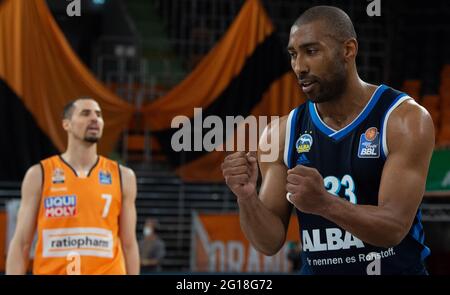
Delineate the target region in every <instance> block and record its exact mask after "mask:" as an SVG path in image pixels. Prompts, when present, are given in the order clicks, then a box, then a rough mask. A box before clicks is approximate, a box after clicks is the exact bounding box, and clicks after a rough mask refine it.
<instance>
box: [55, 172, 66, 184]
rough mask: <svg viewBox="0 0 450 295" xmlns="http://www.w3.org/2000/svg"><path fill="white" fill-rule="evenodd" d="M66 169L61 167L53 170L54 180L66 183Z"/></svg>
mask: <svg viewBox="0 0 450 295" xmlns="http://www.w3.org/2000/svg"><path fill="white" fill-rule="evenodd" d="M65 179H66V178H65V176H64V170H62V169H61V168H56V169H55V170H53V176H52V182H53V183H55V184H56V183H64V181H65Z"/></svg>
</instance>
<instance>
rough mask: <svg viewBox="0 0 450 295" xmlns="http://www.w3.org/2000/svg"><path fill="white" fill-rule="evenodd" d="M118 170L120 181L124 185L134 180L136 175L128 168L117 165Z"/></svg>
mask: <svg viewBox="0 0 450 295" xmlns="http://www.w3.org/2000/svg"><path fill="white" fill-rule="evenodd" d="M118 165H119V169H120V174H121V175H122V180H123V182H124V183H126V181H127V180H132V179H136V174H135V173H134V171H133V169H131V168H130V167H127V166H124V165H122V164H118Z"/></svg>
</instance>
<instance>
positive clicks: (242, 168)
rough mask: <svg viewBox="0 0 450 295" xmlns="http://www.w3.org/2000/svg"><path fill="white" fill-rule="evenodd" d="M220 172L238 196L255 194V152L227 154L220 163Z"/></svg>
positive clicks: (256, 175)
mask: <svg viewBox="0 0 450 295" xmlns="http://www.w3.org/2000/svg"><path fill="white" fill-rule="evenodd" d="M222 173H223V176H224V177H225V182H226V183H227V185H228V187H229V188H230V189H231V191H232V192H233V193H234V194H235V195H236V196H237V197H238V198H245V197H251V196H252V195H256V182H257V180H258V163H257V160H256V152H248V153H245V152H236V153H234V154H231V155H228V156H227V157H226V158H225V160H224V161H223V163H222Z"/></svg>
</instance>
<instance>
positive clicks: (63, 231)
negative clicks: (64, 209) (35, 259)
mask: <svg viewBox="0 0 450 295" xmlns="http://www.w3.org/2000/svg"><path fill="white" fill-rule="evenodd" d="M42 241H43V249H42V252H43V253H42V256H43V257H66V256H67V255H68V254H70V253H71V252H73V251H75V252H76V253H78V254H79V255H80V256H96V257H108V258H112V257H113V235H112V232H111V231H110V230H107V229H104V228H96V227H75V228H57V229H44V230H43V231H42Z"/></svg>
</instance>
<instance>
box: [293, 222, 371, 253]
mask: <svg viewBox="0 0 450 295" xmlns="http://www.w3.org/2000/svg"><path fill="white" fill-rule="evenodd" d="M302 242H303V245H302V246H303V248H302V249H303V251H305V252H306V251H309V252H317V251H334V250H346V249H350V248H351V247H355V248H364V247H365V246H364V243H363V242H362V241H361V240H360V239H358V238H357V237H355V236H353V235H352V234H351V233H349V232H347V231H344V230H342V229H340V228H326V229H325V230H322V231H321V230H320V229H313V230H302Z"/></svg>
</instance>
